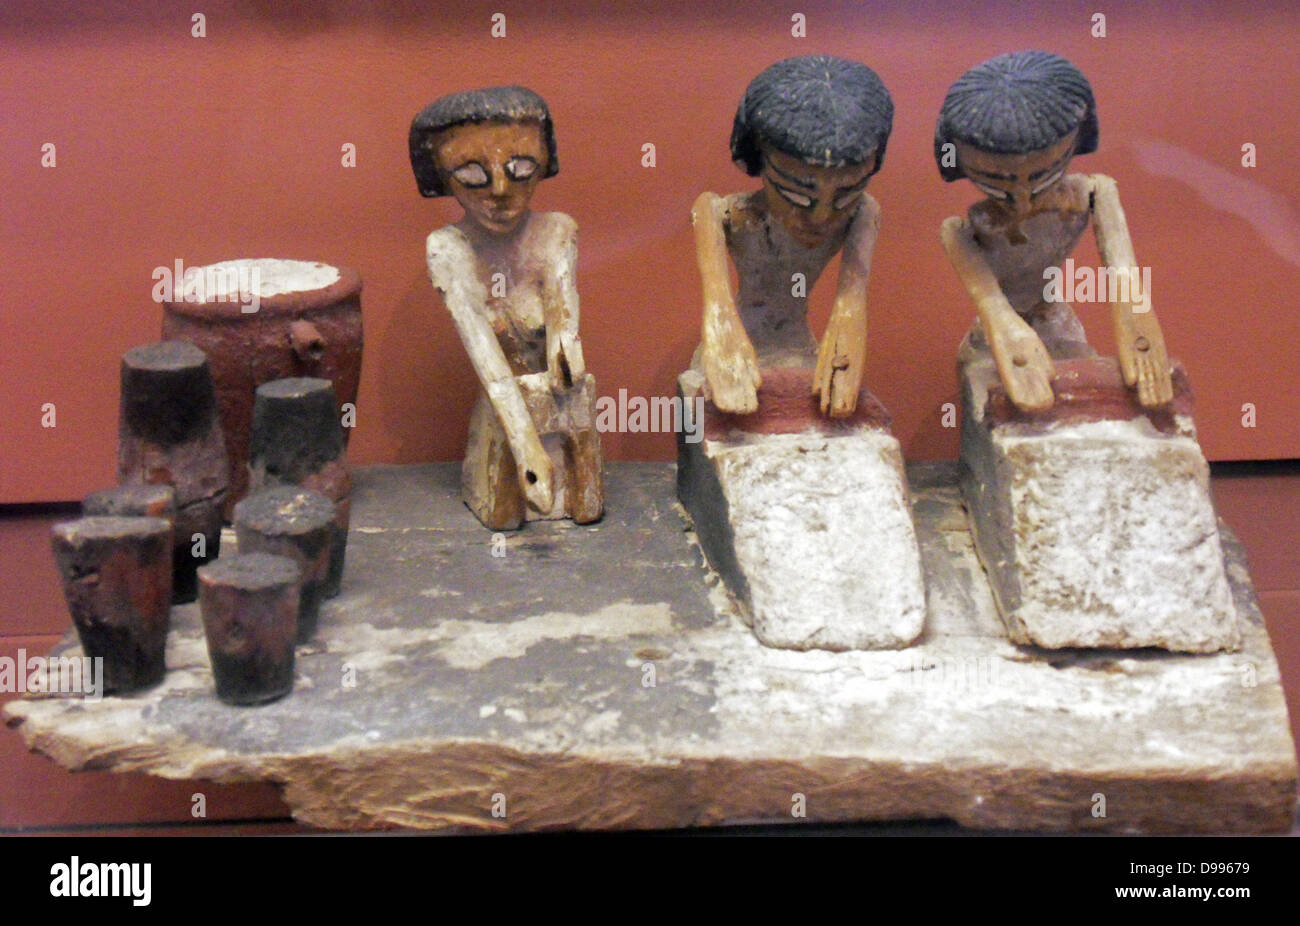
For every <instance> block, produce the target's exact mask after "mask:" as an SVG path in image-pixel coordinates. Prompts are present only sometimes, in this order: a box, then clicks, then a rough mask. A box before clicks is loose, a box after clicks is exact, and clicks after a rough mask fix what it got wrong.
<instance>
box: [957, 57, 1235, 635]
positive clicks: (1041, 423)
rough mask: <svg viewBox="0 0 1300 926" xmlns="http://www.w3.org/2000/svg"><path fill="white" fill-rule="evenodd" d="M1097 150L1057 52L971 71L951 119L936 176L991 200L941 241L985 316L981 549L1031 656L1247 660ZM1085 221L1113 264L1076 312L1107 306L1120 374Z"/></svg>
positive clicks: (968, 415) (975, 473)
mask: <svg viewBox="0 0 1300 926" xmlns="http://www.w3.org/2000/svg"><path fill="white" fill-rule="evenodd" d="M1097 134H1098V133H1097V110H1096V104H1095V102H1094V100H1093V94H1092V89H1091V87H1090V86H1089V85H1088V81H1087V79H1085V78H1084V76H1083V75H1082V74H1081V73H1080V72H1079V70H1078V69H1077V68H1075V67H1074V65H1072V64H1071V63H1070V62H1068V61H1066V60H1065V59H1064V58H1062V57H1060V56H1059V55H1054V54H1050V53H1048V52H1043V51H1021V52H1014V53H1011V54H1005V55H999V56H997V57H996V58H991V59H990V60H988V61H985V62H984V63H983V64H980V65H978V66H977V67H975V68H972V69H971V70H970V71H968V72H966V73H965V74H964V75H962V76H961V77H960V78H959V79H958V80H957V82H956V83H955V84H953V85H952V88H951V89H950V90H949V91H948V95H947V98H946V99H945V100H944V103H943V108H942V111H941V112H940V115H939V121H938V125H937V127H936V129H935V138H934V153H935V157H936V159H937V160H938V162H939V172H940V173H941V174H942V176H943V178H944V179H945V180H949V181H951V180H956V179H958V178H960V177H966V178H967V179H969V180H970V181H971V182H972V183H974V184H975V185H976V186H977V187H978V188H979V189H980V190H981V191H982V192H983V193H985V194H986V196H987V198H986V199H984V200H981V201H980V202H979V203H977V204H975V205H974V206H973V207H971V209H970V210H969V212H968V214H967V217H966V218H965V219H962V218H958V217H955V216H954V217H952V218H949V219H948V220H947V221H945V222H944V223H943V226H942V231H941V238H942V241H943V246H944V248H945V249H946V250H947V252H948V256H949V258H950V259H951V260H952V264H953V266H954V267H955V268H956V270H957V275H958V277H959V278H960V279H961V282H962V283H963V284H964V286H965V288H966V290H967V292H968V293H969V294H970V296H971V299H972V300H973V301H974V302H975V307H976V310H977V312H978V315H979V320H978V321H977V322H976V323H975V325H974V326H973V327H972V329H971V331H970V333H969V334H968V335H967V336H966V339H965V340H964V342H963V343H962V346H961V349H960V352H959V369H960V375H961V384H962V433H961V458H962V463H963V466H962V491H963V494H964V496H965V501H966V508H967V510H968V511H969V512H970V520H971V530H972V534H973V538H974V541H975V549H976V551H977V552H978V554H979V557H980V559H981V561H982V562H983V564H984V567H985V570H986V571H987V573H988V576H989V583H990V586H991V588H992V590H993V597H994V600H995V601H996V602H997V606H998V611H999V613H1000V614H1001V616H1002V620H1003V623H1004V625H1005V626H1006V629H1007V634H1008V636H1009V637H1010V639H1011V640H1012V641H1014V642H1016V643H1024V644H1032V645H1035V646H1041V647H1045V648H1052V649H1055V648H1062V647H1088V648H1091V647H1114V648H1141V647H1151V646H1157V647H1162V648H1164V649H1169V650H1175V651H1180V652H1198V653H1204V652H1215V651H1217V650H1222V649H1232V648H1234V647H1236V646H1237V645H1238V643H1239V641H1240V631H1239V627H1238V622H1237V617H1236V610H1235V605H1234V602H1233V597H1232V592H1231V588H1230V586H1229V583H1228V579H1227V574H1226V572H1225V570H1224V564H1223V550H1222V546H1221V544H1220V541H1219V533H1218V528H1217V519H1216V516H1215V513H1214V505H1213V503H1212V501H1211V499H1210V494H1209V466H1208V464H1207V463H1206V461H1205V457H1204V455H1203V454H1202V453H1201V449H1200V446H1199V444H1198V443H1197V441H1196V430H1195V426H1194V423H1193V421H1192V397H1191V393H1190V390H1189V389H1188V386H1187V377H1186V374H1185V373H1184V372H1183V371H1182V369H1181V368H1180V367H1176V366H1175V365H1174V364H1172V363H1171V361H1170V359H1169V357H1168V355H1167V354H1166V352H1165V342H1164V337H1163V335H1162V334H1161V331H1160V325H1159V324H1158V323H1157V322H1156V315H1155V311H1154V310H1153V309H1152V306H1151V293H1150V285H1149V281H1150V271H1149V269H1143V270H1142V271H1141V272H1139V268H1138V267H1137V266H1136V258H1135V257H1134V255H1133V246H1132V244H1131V243H1130V241H1129V232H1128V226H1127V223H1126V222H1125V219H1124V211H1123V210H1122V209H1121V208H1120V204H1119V194H1118V193H1117V192H1116V187H1115V181H1113V180H1111V179H1110V178H1109V177H1105V176H1102V175H1101V174H1093V175H1091V176H1085V175H1082V174H1072V173H1069V172H1068V171H1069V167H1070V161H1071V159H1072V158H1073V157H1074V156H1075V155H1076V154H1081V153H1087V152H1091V151H1094V150H1095V149H1096V148H1097ZM1089 223H1091V224H1092V228H1093V232H1094V233H1095V234H1096V236H1097V250H1098V252H1099V254H1100V257H1101V263H1102V265H1103V266H1101V267H1099V268H1098V269H1097V270H1096V271H1094V276H1095V279H1096V280H1097V281H1098V282H1097V285H1096V286H1094V287H1089V288H1088V290H1087V291H1086V292H1080V293H1076V294H1074V295H1073V296H1072V298H1073V301H1076V302H1080V301H1082V300H1083V299H1086V298H1087V297H1088V296H1089V295H1091V296H1093V297H1094V298H1096V301H1098V302H1101V303H1105V304H1107V307H1108V308H1109V311H1110V315H1111V319H1112V324H1113V326H1114V330H1115V342H1116V346H1117V352H1118V358H1117V359H1112V358H1109V357H1101V356H1098V355H1097V353H1096V351H1094V350H1093V349H1092V348H1091V347H1090V346H1089V345H1088V341H1087V338H1086V336H1085V334H1084V330H1083V326H1082V325H1081V324H1080V322H1079V319H1078V318H1077V317H1076V316H1075V313H1074V311H1073V309H1072V307H1071V305H1070V302H1067V301H1066V296H1065V292H1064V290H1065V289H1066V287H1063V286H1061V285H1059V284H1060V282H1061V280H1062V278H1063V276H1064V273H1063V271H1062V268H1061V267H1059V266H1058V265H1059V264H1061V262H1062V261H1063V260H1064V259H1065V258H1066V257H1067V255H1068V254H1069V253H1070V251H1071V250H1072V249H1073V248H1074V246H1075V244H1076V243H1077V242H1078V240H1079V238H1080V237H1081V236H1082V235H1083V233H1084V230H1085V229H1087V227H1088V225H1089ZM1070 267H1071V262H1069V261H1066V268H1067V272H1069V273H1070V274H1071V277H1072V278H1073V277H1074V276H1076V275H1077V271H1074V270H1072V269H1069V268H1070ZM1103 281H1104V283H1105V286H1104V288H1103V286H1102V282H1103Z"/></svg>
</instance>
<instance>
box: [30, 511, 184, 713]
mask: <svg viewBox="0 0 1300 926" xmlns="http://www.w3.org/2000/svg"><path fill="white" fill-rule="evenodd" d="M51 540H52V542H53V546H54V559H55V562H56V563H57V564H58V567H59V573H60V575H61V576H62V579H63V594H64V596H65V597H66V598H67V601H68V610H69V612H70V613H71V615H72V623H73V625H74V626H75V627H76V628H77V635H78V636H79V637H80V638H81V648H82V650H83V651H84V652H85V654H86V655H87V656H89V657H91V658H92V659H93V658H97V657H102V658H103V660H104V673H103V679H104V690H105V691H106V692H109V693H116V694H124V693H126V692H129V691H135V690H137V689H140V688H147V687H148V686H150V685H153V684H155V683H156V682H159V681H161V680H162V677H163V675H164V674H165V673H166V661H165V658H164V655H165V651H166V648H167V631H168V629H169V627H170V620H171V600H172V525H171V522H170V521H167V520H165V519H163V518H125V517H90V518H81V519H80V520H77V521H67V522H64V523H62V524H56V525H54V528H53V530H52V532H51Z"/></svg>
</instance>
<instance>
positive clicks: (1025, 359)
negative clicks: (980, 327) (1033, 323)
mask: <svg viewBox="0 0 1300 926" xmlns="http://www.w3.org/2000/svg"><path fill="white" fill-rule="evenodd" d="M985 334H986V336H987V337H988V342H989V347H990V348H991V349H992V351H993V360H994V362H995V363H996V364H997V367H998V375H999V376H1000V377H1001V379H1002V385H1003V386H1004V387H1006V390H1007V395H1008V396H1009V397H1010V399H1011V401H1012V402H1014V403H1015V405H1016V407H1017V408H1020V409H1023V410H1024V411H1029V412H1038V411H1044V410H1046V409H1049V408H1051V407H1052V402H1053V400H1054V398H1055V397H1054V396H1053V395H1052V375H1053V374H1054V373H1055V372H1056V367H1055V366H1054V365H1053V363H1052V358H1051V355H1050V354H1048V352H1047V348H1046V347H1045V346H1043V342H1042V340H1041V339H1040V338H1039V337H1038V335H1037V334H1036V333H1035V332H1034V329H1033V328H1030V327H1029V325H1027V324H1026V323H1025V322H1024V320H1023V319H1021V318H1019V317H1009V318H1006V319H1004V320H1003V323H1002V324H1000V325H998V326H996V327H993V328H990V329H989V330H988V331H986V332H985Z"/></svg>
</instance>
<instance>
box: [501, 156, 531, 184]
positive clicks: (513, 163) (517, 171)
mask: <svg viewBox="0 0 1300 926" xmlns="http://www.w3.org/2000/svg"><path fill="white" fill-rule="evenodd" d="M536 172H537V162H536V161H534V160H533V159H532V158H511V159H510V160H509V161H506V176H508V177H509V178H510V179H511V180H527V179H528V178H529V177H531V176H532V175H533V174H535V173H536Z"/></svg>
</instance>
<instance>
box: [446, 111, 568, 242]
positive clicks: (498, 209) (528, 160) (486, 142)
mask: <svg viewBox="0 0 1300 926" xmlns="http://www.w3.org/2000/svg"><path fill="white" fill-rule="evenodd" d="M433 147H434V153H435V156H436V159H437V163H438V168H439V169H440V170H441V171H442V172H443V176H444V178H445V179H444V183H445V184H446V186H447V189H449V190H450V191H451V195H452V196H455V197H456V202H458V203H460V204H461V206H462V207H463V208H464V210H465V215H466V216H467V217H468V218H469V219H470V220H472V221H473V222H475V223H477V224H478V225H480V226H481V227H483V228H484V229H486V230H487V231H489V232H492V233H494V234H498V235H504V234H508V233H509V232H512V231H514V230H515V229H516V228H518V227H519V223H520V222H522V221H523V219H524V217H525V216H527V215H528V201H529V200H530V199H532V196H533V190H534V189H536V188H537V184H538V183H539V182H541V179H542V177H543V176H545V174H546V139H545V138H544V136H543V134H542V126H541V125H540V124H539V123H537V122H479V123H465V124H463V125H458V126H454V127H452V128H450V129H448V130H447V131H445V132H443V133H441V134H440V135H439V136H438V137H437V138H435V139H434V140H433Z"/></svg>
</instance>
